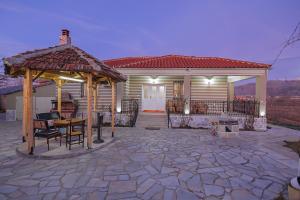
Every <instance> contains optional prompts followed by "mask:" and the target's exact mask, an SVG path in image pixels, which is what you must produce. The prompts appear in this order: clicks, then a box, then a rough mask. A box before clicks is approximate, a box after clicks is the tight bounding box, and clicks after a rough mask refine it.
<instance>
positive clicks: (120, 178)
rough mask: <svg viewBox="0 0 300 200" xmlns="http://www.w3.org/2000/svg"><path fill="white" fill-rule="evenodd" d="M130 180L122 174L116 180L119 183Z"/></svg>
mask: <svg viewBox="0 0 300 200" xmlns="http://www.w3.org/2000/svg"><path fill="white" fill-rule="evenodd" d="M129 179H130V178H129V176H128V175H127V174H122V175H119V176H118V180H120V181H128V180H129Z"/></svg>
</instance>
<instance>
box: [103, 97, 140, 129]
mask: <svg viewBox="0 0 300 200" xmlns="http://www.w3.org/2000/svg"><path fill="white" fill-rule="evenodd" d="M100 111H101V112H110V115H111V105H110V104H108V105H101V106H100ZM115 113H117V110H115ZM119 113H120V114H126V115H127V116H129V118H130V119H129V121H130V122H129V127H134V126H135V123H136V120H137V117H138V113H139V104H138V99H122V100H121V112H119ZM116 126H118V124H116Z"/></svg>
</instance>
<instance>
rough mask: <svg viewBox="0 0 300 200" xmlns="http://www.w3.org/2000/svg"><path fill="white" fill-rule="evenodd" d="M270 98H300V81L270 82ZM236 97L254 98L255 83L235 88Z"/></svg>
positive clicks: (268, 85)
mask: <svg viewBox="0 0 300 200" xmlns="http://www.w3.org/2000/svg"><path fill="white" fill-rule="evenodd" d="M267 94H268V96H300V80H270V81H268V83H267ZM235 95H236V96H248V95H250V96H254V95H255V83H248V84H245V85H240V86H236V87H235Z"/></svg>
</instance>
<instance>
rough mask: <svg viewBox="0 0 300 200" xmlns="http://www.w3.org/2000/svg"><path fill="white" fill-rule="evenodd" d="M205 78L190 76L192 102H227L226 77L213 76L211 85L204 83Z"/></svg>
mask: <svg viewBox="0 0 300 200" xmlns="http://www.w3.org/2000/svg"><path fill="white" fill-rule="evenodd" d="M206 79H207V77H203V76H192V80H191V82H192V84H191V99H192V100H222V101H226V100H227V76H213V77H212V78H211V79H212V83H211V84H208V83H207V82H206Z"/></svg>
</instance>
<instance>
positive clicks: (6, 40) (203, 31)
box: [0, 0, 300, 78]
mask: <svg viewBox="0 0 300 200" xmlns="http://www.w3.org/2000/svg"><path fill="white" fill-rule="evenodd" d="M299 11H300V1H299V0H264V1H262V0H251V1H250V0H247V1H246V0H239V1H238V0H224V1H220V0H207V1H202V0H164V1H163V0H148V1H146V0H144V1H143V0H119V1H117V0H107V1H71V0H69V1H62V0H58V1H55V0H51V1H50V0H49V1H37V0H28V1H13V0H8V1H5V0H0V22H1V31H0V57H1V58H2V57H4V56H11V55H14V54H16V53H19V52H22V51H25V50H32V49H35V48H45V47H49V46H53V45H57V44H58V37H59V34H60V30H61V29H62V28H67V29H69V30H70V31H71V37H72V43H73V44H74V45H76V46H78V47H80V48H82V49H84V50H85V51H87V52H89V53H91V54H92V55H94V56H96V57H98V58H99V59H108V58H117V57H125V56H143V55H145V56H147V55H165V54H182V55H193V56H213V57H226V58H234V59H243V60H249V61H259V62H266V63H272V61H273V60H274V58H275V57H276V55H277V54H278V52H279V50H280V49H281V47H282V45H283V43H284V42H285V41H286V40H287V38H288V37H289V35H290V34H291V32H292V31H293V29H294V28H295V26H296V25H297V23H299V22H300V12H299ZM277 65H278V67H276V66H274V70H273V71H272V72H271V74H272V77H273V78H297V77H300V42H298V43H297V44H294V45H292V46H290V47H288V48H287V49H286V50H285V51H284V52H283V54H282V55H281V60H279V62H278V63H277Z"/></svg>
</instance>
